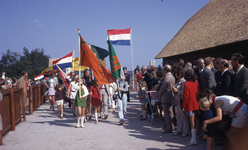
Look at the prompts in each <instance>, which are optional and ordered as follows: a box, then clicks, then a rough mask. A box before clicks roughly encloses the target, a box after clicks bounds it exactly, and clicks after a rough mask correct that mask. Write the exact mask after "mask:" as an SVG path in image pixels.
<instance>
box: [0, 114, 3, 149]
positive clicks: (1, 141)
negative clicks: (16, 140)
mask: <svg viewBox="0 0 248 150" xmlns="http://www.w3.org/2000/svg"><path fill="white" fill-rule="evenodd" d="M0 120H1V122H0V123H2V116H1V111H0ZM2 130H3V129H2V125H0V146H1V145H3V136H2Z"/></svg>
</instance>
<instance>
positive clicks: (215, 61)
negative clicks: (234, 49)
mask: <svg viewBox="0 0 248 150" xmlns="http://www.w3.org/2000/svg"><path fill="white" fill-rule="evenodd" d="M221 59H222V58H219V57H218V58H215V59H214V60H213V64H214V67H212V68H211V70H212V71H213V72H214V73H216V72H217V71H218V69H219V68H218V66H219V63H220V60H221Z"/></svg>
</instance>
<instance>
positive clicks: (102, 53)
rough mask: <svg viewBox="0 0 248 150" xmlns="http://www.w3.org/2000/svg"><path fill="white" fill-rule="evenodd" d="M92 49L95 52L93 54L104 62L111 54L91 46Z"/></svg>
mask: <svg viewBox="0 0 248 150" xmlns="http://www.w3.org/2000/svg"><path fill="white" fill-rule="evenodd" d="M90 48H91V50H92V51H93V53H95V54H96V57H97V58H98V59H101V60H104V58H105V57H107V56H108V55H109V52H108V51H107V50H105V49H103V48H100V47H97V46H95V45H92V44H90Z"/></svg>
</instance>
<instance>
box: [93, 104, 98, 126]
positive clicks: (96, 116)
mask: <svg viewBox="0 0 248 150" xmlns="http://www.w3.org/2000/svg"><path fill="white" fill-rule="evenodd" d="M94 113H95V120H96V122H98V113H97V106H94Z"/></svg>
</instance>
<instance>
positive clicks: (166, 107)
mask: <svg viewBox="0 0 248 150" xmlns="http://www.w3.org/2000/svg"><path fill="white" fill-rule="evenodd" d="M170 107H171V104H170V103H163V108H164V119H165V126H166V127H165V133H166V132H168V133H170V132H172V123H171V114H170V110H169V109H170Z"/></svg>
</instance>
